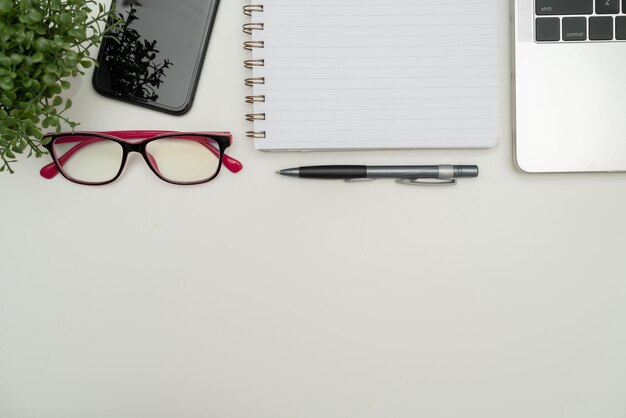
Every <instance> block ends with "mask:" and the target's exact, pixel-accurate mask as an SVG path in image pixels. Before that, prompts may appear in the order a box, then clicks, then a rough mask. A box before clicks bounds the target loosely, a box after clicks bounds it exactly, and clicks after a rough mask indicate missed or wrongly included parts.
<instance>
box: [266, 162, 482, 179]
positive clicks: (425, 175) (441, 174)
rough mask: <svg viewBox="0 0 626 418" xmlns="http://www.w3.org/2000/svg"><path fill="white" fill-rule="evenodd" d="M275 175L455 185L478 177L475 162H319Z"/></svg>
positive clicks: (281, 171)
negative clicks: (377, 163) (383, 163)
mask: <svg viewBox="0 0 626 418" xmlns="http://www.w3.org/2000/svg"><path fill="white" fill-rule="evenodd" d="M277 173H278V174H280V175H283V176H289V177H298V178H302V179H326V180H346V181H355V180H375V179H378V178H392V179H396V181H397V182H398V183H401V184H456V179H457V178H463V177H478V166H475V165H381V166H366V165H319V166H311V167H298V168H288V169H286V170H280V171H277Z"/></svg>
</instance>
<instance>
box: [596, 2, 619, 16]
mask: <svg viewBox="0 0 626 418" xmlns="http://www.w3.org/2000/svg"><path fill="white" fill-rule="evenodd" d="M619 1H620V0H596V14H599V15H616V14H618V13H619Z"/></svg>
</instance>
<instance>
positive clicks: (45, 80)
mask: <svg viewBox="0 0 626 418" xmlns="http://www.w3.org/2000/svg"><path fill="white" fill-rule="evenodd" d="M41 80H42V81H43V83H44V84H47V85H50V84H54V83H55V82H56V77H55V76H53V75H50V74H44V75H43V77H42V78H41Z"/></svg>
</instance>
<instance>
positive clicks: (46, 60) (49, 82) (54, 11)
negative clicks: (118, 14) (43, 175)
mask: <svg viewBox="0 0 626 418" xmlns="http://www.w3.org/2000/svg"><path fill="white" fill-rule="evenodd" d="M112 16H113V14H112V12H111V11H110V10H107V9H106V8H105V7H104V6H103V5H102V4H100V3H99V2H97V1H95V0H0V172H2V171H8V172H11V173H12V172H13V169H12V167H11V164H12V163H14V162H15V161H16V160H15V159H16V155H17V154H22V153H24V152H28V156H29V157H30V156H33V155H34V156H35V157H41V156H42V155H43V154H44V153H46V151H45V149H44V148H42V145H43V143H42V141H43V140H44V139H43V131H42V129H44V130H46V129H53V130H56V131H57V132H58V131H60V130H61V127H62V126H64V125H65V126H67V127H68V128H71V129H73V128H74V127H75V126H76V125H77V123H76V122H73V121H71V120H69V118H68V117H67V116H66V114H65V112H66V111H67V109H69V108H70V107H71V105H72V101H71V100H70V99H69V98H64V97H63V95H62V93H63V91H64V90H67V89H69V88H70V86H71V83H70V79H71V77H77V76H80V75H83V74H84V72H83V70H84V69H85V68H88V67H90V66H91V65H92V64H93V61H94V59H93V58H91V57H90V55H89V52H90V49H91V48H92V47H94V46H97V45H99V44H100V42H101V40H102V36H103V34H104V27H105V23H106V21H107V19H108V18H109V17H112Z"/></svg>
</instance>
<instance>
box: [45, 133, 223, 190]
mask: <svg viewBox="0 0 626 418" xmlns="http://www.w3.org/2000/svg"><path fill="white" fill-rule="evenodd" d="M145 151H146V156H147V159H148V162H149V164H150V165H151V166H152V168H153V169H154V170H155V171H156V172H157V173H158V174H159V175H160V176H161V177H162V178H164V179H166V180H168V181H171V182H175V183H198V182H203V181H207V180H209V179H211V178H212V177H214V176H215V175H216V174H217V172H218V170H219V168H220V156H221V151H220V146H219V144H218V142H217V141H216V140H215V139H213V138H210V137H205V136H194V135H188V136H187V135H185V136H172V137H167V138H160V139H156V140H153V141H150V142H148V143H147V144H146V149H145ZM52 152H53V154H54V158H55V159H56V161H57V164H58V165H59V167H60V168H61V170H62V171H63V174H64V175H65V176H66V177H68V178H70V179H72V180H74V181H78V182H82V183H93V184H97V183H105V182H108V181H111V180H113V179H114V178H115V177H116V176H117V174H118V173H119V171H120V169H121V166H122V162H123V156H124V148H123V147H122V145H120V144H119V143H118V142H116V141H112V140H110V139H106V138H101V137H92V136H88V135H73V136H63V137H59V138H56V139H55V140H54V141H53V143H52Z"/></svg>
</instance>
